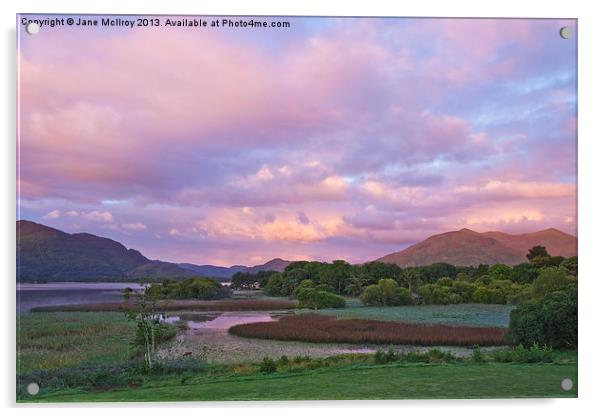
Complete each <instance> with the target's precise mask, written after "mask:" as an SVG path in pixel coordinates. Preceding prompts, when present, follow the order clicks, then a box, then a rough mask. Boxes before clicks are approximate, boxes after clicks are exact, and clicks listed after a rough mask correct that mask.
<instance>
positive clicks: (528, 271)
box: [509, 263, 538, 283]
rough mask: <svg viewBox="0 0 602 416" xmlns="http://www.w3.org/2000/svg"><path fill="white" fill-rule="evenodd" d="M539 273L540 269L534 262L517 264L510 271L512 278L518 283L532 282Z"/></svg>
mask: <svg viewBox="0 0 602 416" xmlns="http://www.w3.org/2000/svg"><path fill="white" fill-rule="evenodd" d="M537 275H538V269H537V267H536V266H535V265H533V264H532V263H521V264H517V265H516V266H514V267H513V268H512V271H511V272H510V276H509V278H510V280H512V281H513V282H516V283H532V282H533V281H534V280H535V279H536V278H537Z"/></svg>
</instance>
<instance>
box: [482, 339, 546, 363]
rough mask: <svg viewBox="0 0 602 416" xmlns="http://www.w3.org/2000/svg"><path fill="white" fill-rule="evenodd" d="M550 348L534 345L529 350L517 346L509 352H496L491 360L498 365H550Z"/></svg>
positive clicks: (520, 345)
mask: <svg viewBox="0 0 602 416" xmlns="http://www.w3.org/2000/svg"><path fill="white" fill-rule="evenodd" d="M552 352H553V350H552V348H551V347H546V346H543V347H540V346H539V345H538V344H537V343H534V344H533V345H532V346H531V347H530V348H525V347H523V345H522V344H519V345H518V346H517V347H514V348H513V349H512V350H510V351H496V352H495V353H493V360H494V361H495V362H499V363H551V362H552V361H553V360H554V356H553V353H552Z"/></svg>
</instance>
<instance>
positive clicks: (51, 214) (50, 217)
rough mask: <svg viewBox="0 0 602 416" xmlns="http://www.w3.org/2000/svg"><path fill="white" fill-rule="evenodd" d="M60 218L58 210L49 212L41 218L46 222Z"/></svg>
mask: <svg viewBox="0 0 602 416" xmlns="http://www.w3.org/2000/svg"><path fill="white" fill-rule="evenodd" d="M60 216H61V211H60V210H58V209H55V210H53V211H50V212H49V213H48V214H46V215H44V217H43V218H45V219H47V220H54V219H56V218H59V217H60Z"/></svg>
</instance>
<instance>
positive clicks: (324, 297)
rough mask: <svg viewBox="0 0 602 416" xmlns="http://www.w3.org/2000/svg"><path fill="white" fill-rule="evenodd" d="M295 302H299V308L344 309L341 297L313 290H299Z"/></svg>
mask: <svg viewBox="0 0 602 416" xmlns="http://www.w3.org/2000/svg"><path fill="white" fill-rule="evenodd" d="M297 300H298V301H299V304H298V307H299V308H311V309H322V308H344V307H345V299H344V298H343V297H341V296H338V295H335V294H334V293H330V292H326V291H323V290H316V289H313V288H304V289H300V290H299V291H298V293H297Z"/></svg>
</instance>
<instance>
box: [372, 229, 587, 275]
mask: <svg viewBox="0 0 602 416" xmlns="http://www.w3.org/2000/svg"><path fill="white" fill-rule="evenodd" d="M535 245H542V246H545V247H546V248H547V250H548V253H550V254H551V255H552V256H563V257H570V256H576V255H577V238H576V237H574V236H572V235H569V234H566V233H563V232H561V231H558V230H556V229H553V228H550V229H548V230H543V231H538V232H534V233H529V234H517V235H513V234H506V233H502V232H499V231H492V232H485V233H477V232H475V231H472V230H469V229H467V228H463V229H461V230H459V231H451V232H447V233H443V234H437V235H434V236H431V237H429V238H427V239H426V240H424V241H422V242H420V243H417V244H414V245H413V246H410V247H408V248H406V249H405V250H402V251H399V252H396V253H392V254H388V255H386V256H384V257H381V258H379V259H377V261H381V262H384V263H395V264H397V265H399V266H401V267H408V266H427V265H429V264H433V263H438V262H445V263H450V264H453V265H456V266H476V265H479V264H496V263H503V264H509V265H513V264H518V263H523V262H525V261H527V259H526V257H525V256H526V254H527V252H528V250H529V249H530V248H531V247H533V246H535Z"/></svg>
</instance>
